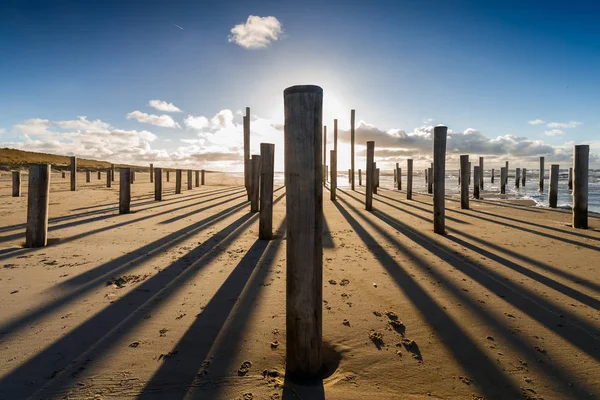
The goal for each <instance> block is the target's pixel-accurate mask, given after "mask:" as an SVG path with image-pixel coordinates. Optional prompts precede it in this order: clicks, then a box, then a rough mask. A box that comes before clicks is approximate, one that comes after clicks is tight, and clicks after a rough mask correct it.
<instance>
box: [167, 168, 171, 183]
mask: <svg viewBox="0 0 600 400" xmlns="http://www.w3.org/2000/svg"><path fill="white" fill-rule="evenodd" d="M170 178H171V177H170V175H169V170H167V182H169V180H170Z"/></svg>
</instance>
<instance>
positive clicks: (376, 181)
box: [373, 162, 379, 194]
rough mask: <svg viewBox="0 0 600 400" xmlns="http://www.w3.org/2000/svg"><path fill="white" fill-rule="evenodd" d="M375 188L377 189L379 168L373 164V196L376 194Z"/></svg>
mask: <svg viewBox="0 0 600 400" xmlns="http://www.w3.org/2000/svg"><path fill="white" fill-rule="evenodd" d="M377 188H379V168H377V163H376V162H373V194H377Z"/></svg>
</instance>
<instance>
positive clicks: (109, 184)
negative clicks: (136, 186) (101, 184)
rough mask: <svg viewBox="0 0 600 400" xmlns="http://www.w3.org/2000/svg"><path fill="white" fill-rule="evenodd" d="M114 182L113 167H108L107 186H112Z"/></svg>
mask: <svg viewBox="0 0 600 400" xmlns="http://www.w3.org/2000/svg"><path fill="white" fill-rule="evenodd" d="M111 183H112V168H106V187H107V188H109V187H111Z"/></svg>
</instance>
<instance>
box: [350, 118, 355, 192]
mask: <svg viewBox="0 0 600 400" xmlns="http://www.w3.org/2000/svg"><path fill="white" fill-rule="evenodd" d="M355 114H356V113H355V110H350V169H351V170H352V179H351V180H350V185H351V189H352V190H354V171H355V170H354V143H355V140H354V138H355V133H354V121H355Z"/></svg>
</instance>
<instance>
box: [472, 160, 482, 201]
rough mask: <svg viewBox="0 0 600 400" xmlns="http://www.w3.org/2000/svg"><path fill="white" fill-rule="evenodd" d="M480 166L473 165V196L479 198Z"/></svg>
mask: <svg viewBox="0 0 600 400" xmlns="http://www.w3.org/2000/svg"><path fill="white" fill-rule="evenodd" d="M479 171H480V167H479V165H476V166H475V167H473V180H474V181H475V184H474V185H473V198H475V199H479V187H480V186H479V185H480V182H481V181H480V180H479V174H480V172H479Z"/></svg>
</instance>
